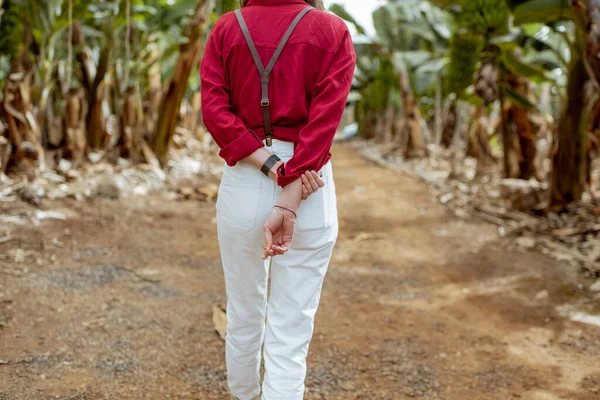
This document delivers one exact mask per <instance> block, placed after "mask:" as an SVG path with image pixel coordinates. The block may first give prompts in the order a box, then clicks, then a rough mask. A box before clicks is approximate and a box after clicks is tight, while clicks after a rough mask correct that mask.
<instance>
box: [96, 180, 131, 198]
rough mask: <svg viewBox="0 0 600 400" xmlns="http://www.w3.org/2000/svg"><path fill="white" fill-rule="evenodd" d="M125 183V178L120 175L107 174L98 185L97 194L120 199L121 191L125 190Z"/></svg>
mask: <svg viewBox="0 0 600 400" xmlns="http://www.w3.org/2000/svg"><path fill="white" fill-rule="evenodd" d="M125 185H126V182H125V180H124V179H123V178H122V177H119V176H118V175H117V176H112V177H111V176H105V177H103V178H102V179H101V180H100V182H99V183H98V186H97V187H96V194H97V195H98V196H99V197H105V198H109V199H118V198H119V197H121V193H122V192H123V189H124V188H125Z"/></svg>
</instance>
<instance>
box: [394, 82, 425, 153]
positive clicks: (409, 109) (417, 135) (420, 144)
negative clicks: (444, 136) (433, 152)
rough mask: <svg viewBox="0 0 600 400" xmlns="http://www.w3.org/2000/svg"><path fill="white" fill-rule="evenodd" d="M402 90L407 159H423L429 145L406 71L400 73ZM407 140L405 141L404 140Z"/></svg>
mask: <svg viewBox="0 0 600 400" xmlns="http://www.w3.org/2000/svg"><path fill="white" fill-rule="evenodd" d="M400 88H401V91H402V103H403V110H404V116H403V120H404V127H405V129H407V130H408V138H407V139H408V141H407V143H406V146H405V149H404V156H405V157H422V156H424V155H425V152H426V149H427V144H426V143H425V138H424V136H423V131H422V129H421V123H420V122H421V119H422V118H423V117H422V115H421V110H419V106H418V104H417V100H416V99H415V96H414V94H413V92H412V88H411V87H410V81H409V80H408V75H407V74H406V71H401V72H400ZM403 140H405V139H403Z"/></svg>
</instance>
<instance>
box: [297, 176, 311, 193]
mask: <svg viewBox="0 0 600 400" xmlns="http://www.w3.org/2000/svg"><path fill="white" fill-rule="evenodd" d="M308 177H309V174H307V173H304V174H302V175H300V179H301V180H302V186H303V187H305V188H306V192H307V194H308V195H309V196H310V195H311V194H312V192H313V188H312V185H311V184H310V181H309V180H308Z"/></svg>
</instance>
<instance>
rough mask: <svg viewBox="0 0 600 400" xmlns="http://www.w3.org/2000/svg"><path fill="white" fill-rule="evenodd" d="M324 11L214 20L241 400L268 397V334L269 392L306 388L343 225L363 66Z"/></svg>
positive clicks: (223, 230) (205, 94)
mask: <svg viewBox="0 0 600 400" xmlns="http://www.w3.org/2000/svg"><path fill="white" fill-rule="evenodd" d="M310 6H312V7H310ZM322 9H323V7H322V3H321V0H242V9H241V10H238V11H237V12H236V13H229V14H226V15H223V16H222V17H221V18H220V19H219V21H218V22H217V23H216V25H215V26H214V28H213V29H212V31H211V34H210V37H209V39H208V42H207V45H206V49H205V54H204V57H203V60H202V65H201V78H202V108H203V118H204V123H205V125H206V127H207V128H208V130H209V131H210V133H211V134H212V136H213V138H214V139H215V141H216V143H217V144H218V145H219V147H220V152H219V154H220V155H221V157H223V158H224V159H225V161H226V164H227V165H226V166H225V168H224V171H223V179H222V181H221V186H220V189H219V197H218V201H217V230H218V239H219V246H220V249H221V258H222V263H223V270H224V274H225V286H226V291H227V339H226V363H227V376H228V378H227V380H228V384H229V389H230V392H231V394H232V396H233V398H234V399H240V400H250V399H254V398H259V396H260V395H261V387H260V364H261V348H262V346H263V344H264V359H265V377H264V382H263V385H262V399H263V400H299V399H302V398H303V396H304V380H305V377H306V356H307V353H308V346H309V343H310V340H311V337H312V334H313V326H314V316H315V313H316V311H317V306H318V303H319V298H320V292H321V287H322V285H323V278H324V276H325V272H326V271H327V266H328V264H329V260H330V257H331V252H332V250H333V246H334V244H335V241H336V239H337V233H338V221H337V206H336V198H335V185H334V182H333V175H332V169H331V163H330V162H329V159H330V149H331V144H332V141H333V136H334V134H335V132H336V129H337V127H338V124H339V122H340V119H341V117H342V114H343V111H344V107H345V104H346V100H347V97H348V92H349V90H350V86H351V83H352V77H353V73H354V67H355V55H354V48H353V45H352V41H351V38H350V35H349V33H348V29H347V27H346V25H345V24H344V23H343V21H341V20H340V19H339V18H337V17H335V16H333V15H331V14H328V13H326V12H324V11H322ZM265 65H266V67H265ZM261 172H262V173H261ZM269 270H270V271H269ZM269 272H270V288H269V290H268V289H267V286H268V280H269ZM268 292H269V293H270V295H269V296H268V297H267V293H268ZM265 319H266V323H265Z"/></svg>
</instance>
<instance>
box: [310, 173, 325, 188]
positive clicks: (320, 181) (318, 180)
mask: <svg viewBox="0 0 600 400" xmlns="http://www.w3.org/2000/svg"><path fill="white" fill-rule="evenodd" d="M311 173H312V176H313V178H315V181H317V184H318V185H319V187H323V186H325V181H324V180H323V179H321V177H320V176H319V174H317V173H316V172H315V171H311Z"/></svg>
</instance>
